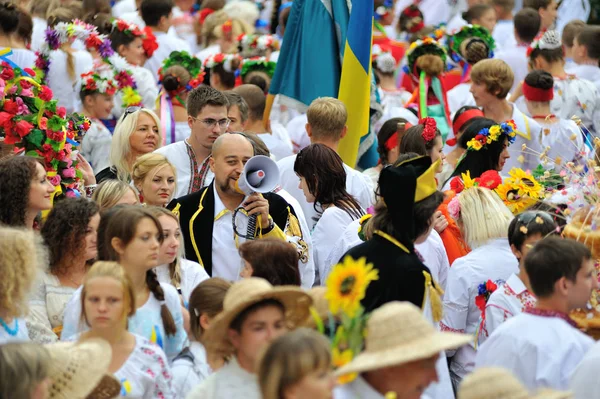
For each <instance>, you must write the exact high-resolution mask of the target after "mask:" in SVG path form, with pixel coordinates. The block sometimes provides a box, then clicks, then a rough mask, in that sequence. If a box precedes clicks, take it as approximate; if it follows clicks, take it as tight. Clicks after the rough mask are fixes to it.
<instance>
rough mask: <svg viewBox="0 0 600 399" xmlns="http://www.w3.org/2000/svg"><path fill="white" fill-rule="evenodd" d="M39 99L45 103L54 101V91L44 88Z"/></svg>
mask: <svg viewBox="0 0 600 399" xmlns="http://www.w3.org/2000/svg"><path fill="white" fill-rule="evenodd" d="M38 97H39V98H40V99H41V100H44V101H50V100H52V90H51V89H50V88H49V87H48V86H42V89H41V90H40V93H39V95H38Z"/></svg>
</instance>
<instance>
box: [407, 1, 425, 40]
mask: <svg viewBox="0 0 600 399" xmlns="http://www.w3.org/2000/svg"><path fill="white" fill-rule="evenodd" d="M401 16H404V17H406V19H407V22H406V29H407V31H408V33H417V32H418V31H420V30H421V29H423V28H424V27H425V22H424V21H423V13H422V12H421V10H420V9H419V6H417V5H416V4H411V5H409V6H408V7H406V8H405V9H404V10H402V12H401Z"/></svg>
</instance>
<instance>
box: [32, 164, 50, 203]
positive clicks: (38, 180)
mask: <svg viewBox="0 0 600 399" xmlns="http://www.w3.org/2000/svg"><path fill="white" fill-rule="evenodd" d="M53 192H54V186H53V185H52V184H51V183H50V181H49V180H48V176H47V175H46V170H45V169H44V167H43V166H42V165H41V164H39V163H37V162H36V163H35V176H34V177H33V180H32V181H31V184H30V185H29V204H28V208H29V210H30V211H31V212H33V213H38V212H41V211H45V210H48V209H50V208H52V201H51V200H50V195H51V194H52V193H53Z"/></svg>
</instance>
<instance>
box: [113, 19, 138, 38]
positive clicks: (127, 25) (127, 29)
mask: <svg viewBox="0 0 600 399" xmlns="http://www.w3.org/2000/svg"><path fill="white" fill-rule="evenodd" d="M113 29H116V30H118V31H119V32H123V33H125V34H126V35H127V36H130V37H144V36H145V34H144V31H142V30H141V29H140V27H139V26H137V25H136V24H134V23H131V22H128V21H125V20H122V19H115V20H113Z"/></svg>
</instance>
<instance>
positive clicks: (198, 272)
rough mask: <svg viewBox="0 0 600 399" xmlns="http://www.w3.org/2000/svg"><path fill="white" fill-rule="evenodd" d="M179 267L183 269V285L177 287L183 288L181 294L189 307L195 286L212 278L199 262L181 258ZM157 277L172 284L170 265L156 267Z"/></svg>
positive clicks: (162, 281)
mask: <svg viewBox="0 0 600 399" xmlns="http://www.w3.org/2000/svg"><path fill="white" fill-rule="evenodd" d="M179 269H180V271H181V286H180V287H175V288H180V289H181V296H182V297H183V301H184V302H185V305H186V307H187V304H188V303H189V301H190V295H191V294H192V291H194V288H196V287H197V286H198V284H200V283H201V282H203V281H204V280H207V279H208V278H210V276H209V275H208V273H206V270H204V268H203V267H202V266H200V264H199V263H196V262H193V261H191V260H187V259H183V258H181V259H180V260H179ZM154 272H156V278H157V279H158V281H159V282H161V283H165V284H171V276H170V275H169V265H160V266H157V267H155V268H154Z"/></svg>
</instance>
